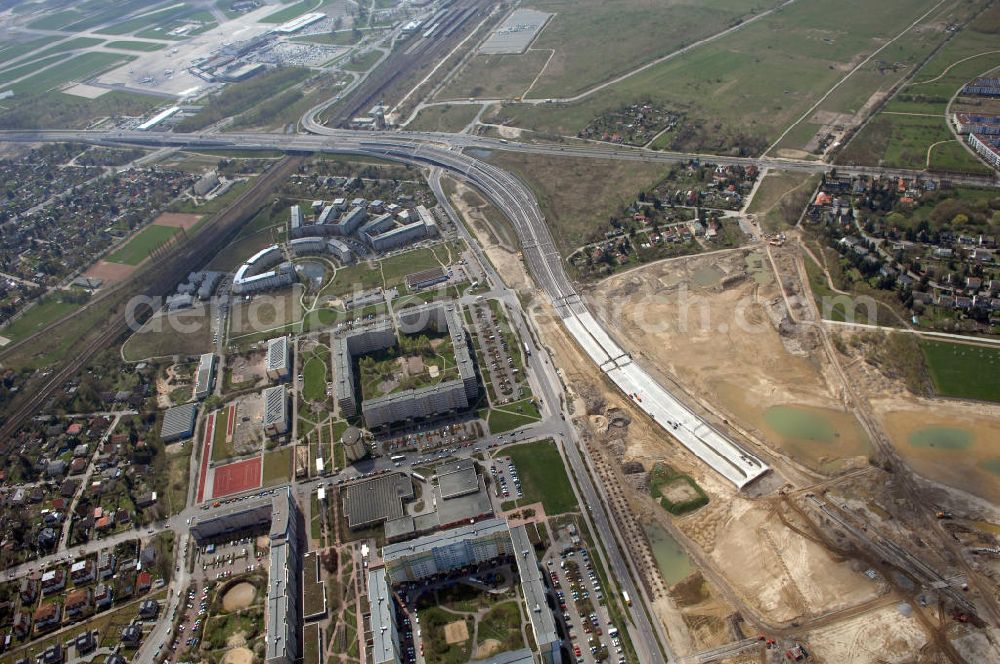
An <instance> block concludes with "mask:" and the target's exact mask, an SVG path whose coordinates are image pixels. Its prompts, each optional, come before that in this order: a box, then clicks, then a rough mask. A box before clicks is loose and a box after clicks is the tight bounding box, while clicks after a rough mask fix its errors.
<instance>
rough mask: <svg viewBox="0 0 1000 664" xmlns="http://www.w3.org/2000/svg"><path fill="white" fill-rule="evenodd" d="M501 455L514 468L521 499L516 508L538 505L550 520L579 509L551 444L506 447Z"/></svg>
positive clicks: (541, 442) (564, 469)
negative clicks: (519, 483)
mask: <svg viewBox="0 0 1000 664" xmlns="http://www.w3.org/2000/svg"><path fill="white" fill-rule="evenodd" d="M500 454H503V455H507V456H509V457H510V458H511V459H512V460H513V462H514V466H515V467H516V468H517V473H518V477H520V479H521V489H522V491H523V492H524V495H523V496H522V497H521V498H520V499H518V500H517V501H516V503H517V504H520V505H527V504H529V503H537V502H539V501H541V503H542V504H543V505H544V506H545V513H546V514H547V515H549V516H552V515H553V514H562V513H563V512H571V511H575V510H577V509H579V505H578V503H577V501H576V494H574V493H573V487H572V486H571V485H570V483H569V476H567V475H566V467H565V466H564V465H563V460H562V456H560V454H559V450H558V449H556V445H555V443H554V442H552V441H551V440H542V441H538V442H535V443H522V444H520V445H512V446H510V447H505V448H504V449H503V451H502V452H500Z"/></svg>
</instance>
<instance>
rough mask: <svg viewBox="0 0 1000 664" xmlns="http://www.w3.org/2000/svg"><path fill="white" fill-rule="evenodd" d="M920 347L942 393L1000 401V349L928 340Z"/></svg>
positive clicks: (958, 396)
mask: <svg viewBox="0 0 1000 664" xmlns="http://www.w3.org/2000/svg"><path fill="white" fill-rule="evenodd" d="M920 348H921V350H922V351H923V353H924V359H925V361H926V362H927V369H928V371H929V372H930V375H931V380H932V381H933V382H934V389H935V390H936V391H937V393H938V394H940V395H941V396H945V397H956V398H959V399H979V400H982V401H1000V349H997V348H985V347H982V346H972V345H968V344H957V343H949V342H946V341H927V340H924V341H921V343H920Z"/></svg>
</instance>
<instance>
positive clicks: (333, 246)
mask: <svg viewBox="0 0 1000 664" xmlns="http://www.w3.org/2000/svg"><path fill="white" fill-rule="evenodd" d="M326 250H327V251H328V252H329V253H331V254H333V255H334V256H336V257H337V260H338V261H340V262H341V263H344V264H345V265H348V264H350V263H353V262H354V252H352V251H351V248H350V247H349V246H347V244H346V243H345V242H344V241H343V240H338V239H337V238H333V237H332V238H330V239H329V240H327V241H326Z"/></svg>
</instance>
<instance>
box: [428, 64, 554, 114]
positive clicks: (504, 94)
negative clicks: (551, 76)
mask: <svg viewBox="0 0 1000 664" xmlns="http://www.w3.org/2000/svg"><path fill="white" fill-rule="evenodd" d="M548 59H549V52H548V51H540V50H530V51H527V52H526V53H522V54H520V55H477V56H475V57H474V58H472V59H471V60H469V62H468V63H467V64H466V65H465V66H464V67H463V68H462V71H461V72H459V74H458V75H457V76H455V77H454V78H452V79H451V80H450V81H448V84H447V85H446V86H445V87H444V88H443V89H442V90H441V92H440V93H438V96H437V99H439V100H447V99H468V98H469V97H485V98H488V99H514V98H516V97H520V96H521V95H523V94H524V92H525V90H527V89H528V86H529V85H531V82H532V81H533V80H535V76H537V75H538V72H540V71H541V70H542V67H544V66H545V62H546V61H547V60H548ZM474 108H477V110H478V107H474Z"/></svg>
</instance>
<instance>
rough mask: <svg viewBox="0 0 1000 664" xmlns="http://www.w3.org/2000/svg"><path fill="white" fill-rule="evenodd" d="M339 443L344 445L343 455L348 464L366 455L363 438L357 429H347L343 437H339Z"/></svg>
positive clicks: (366, 450) (366, 449)
mask: <svg viewBox="0 0 1000 664" xmlns="http://www.w3.org/2000/svg"><path fill="white" fill-rule="evenodd" d="M340 442H341V443H342V444H343V445H344V454H345V455H346V456H347V461H348V462H349V463H354V462H355V461H358V460H360V459H363V458H365V456H367V455H368V448H367V447H366V446H365V439H364V436H362V435H361V430H360V429H358V428H357V427H347V429H346V430H345V431H344V435H342V436H341V437H340Z"/></svg>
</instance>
